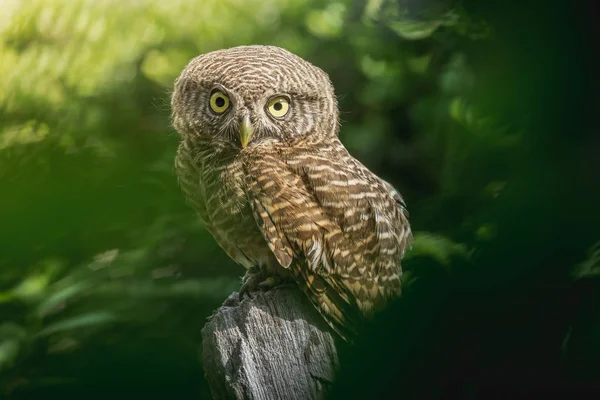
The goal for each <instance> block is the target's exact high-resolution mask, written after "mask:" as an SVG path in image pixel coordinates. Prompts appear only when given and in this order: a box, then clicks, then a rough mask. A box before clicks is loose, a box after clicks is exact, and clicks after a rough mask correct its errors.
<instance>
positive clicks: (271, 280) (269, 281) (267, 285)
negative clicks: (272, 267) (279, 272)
mask: <svg viewBox="0 0 600 400" xmlns="http://www.w3.org/2000/svg"><path fill="white" fill-rule="evenodd" d="M280 283H281V278H280V277H278V276H269V277H267V278H266V279H265V280H264V281H262V282H261V283H259V284H258V287H259V289H261V290H269V289H273V288H274V287H275V286H277V285H279V284H280Z"/></svg>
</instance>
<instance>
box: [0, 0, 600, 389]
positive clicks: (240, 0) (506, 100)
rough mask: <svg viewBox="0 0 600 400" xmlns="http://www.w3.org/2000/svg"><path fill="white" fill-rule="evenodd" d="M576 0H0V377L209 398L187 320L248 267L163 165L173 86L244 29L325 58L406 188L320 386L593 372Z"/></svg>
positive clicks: (252, 37)
mask: <svg viewBox="0 0 600 400" xmlns="http://www.w3.org/2000/svg"><path fill="white" fill-rule="evenodd" d="M483 3H485V4H483ZM538 3H539V4H538ZM586 4H587V3H585V2H580V3H578V5H577V8H576V7H575V5H571V6H568V7H567V5H566V2H565V4H564V5H563V4H560V3H559V2H541V1H540V2H535V1H534V2H529V3H528V4H527V6H525V5H519V3H515V4H511V2H502V3H501V4H492V3H488V2H474V1H473V2H472V1H454V0H437V1H432V0H422V1H416V0H363V1H359V0H338V1H317V0H310V1H303V0H287V1H282V0H277V1H274V0H222V1H193V0H172V1H168V2H167V1H151V0H136V1H119V0H98V1H85V0H28V1H18V0H4V1H0V389H1V390H0V397H2V396H4V397H6V398H8V399H25V398H32V399H33V398H35V399H37V398H42V397H44V398H48V397H52V396H60V397H61V398H67V397H69V398H91V397H92V396H95V395H102V396H106V395H111V396H116V397H119V396H125V395H127V396H128V397H130V396H131V395H143V396H146V397H155V396H161V397H163V398H165V396H166V398H173V399H188V398H189V399H191V398H210V392H209V389H208V386H207V385H206V383H205V382H204V380H203V370H202V365H201V364H200V357H199V355H200V349H201V339H200V329H201V328H202V326H203V324H204V321H205V319H206V318H207V317H208V316H209V315H210V314H211V313H212V311H213V310H214V309H215V308H217V307H218V306H219V305H220V304H221V303H222V302H223V300H224V299H225V298H226V297H227V296H228V295H229V294H230V293H231V292H232V291H234V290H237V289H238V288H239V284H240V277H241V275H242V273H243V270H242V268H241V267H239V266H237V265H235V264H234V263H233V262H232V261H231V260H229V259H228V258H227V257H226V256H225V254H224V253H223V252H222V251H221V250H220V248H218V246H217V244H216V243H215V241H214V240H213V239H212V237H211V236H210V234H208V232H207V231H206V230H205V229H204V227H203V226H202V224H201V223H200V221H199V219H198V218H197V217H196V216H195V214H194V212H193V211H192V210H191V209H190V208H189V207H187V206H186V205H185V203H184V200H183V196H182V194H181V193H180V191H179V189H178V187H177V182H176V178H175V175H174V171H173V157H174V154H175V150H176V146H177V143H178V138H177V135H176V133H175V131H174V130H173V129H172V128H171V127H170V124H169V91H170V90H171V88H172V84H173V81H174V79H175V78H176V77H177V76H178V74H179V73H180V71H181V70H182V68H183V67H184V66H185V65H186V63H187V62H188V61H189V60H190V59H191V58H193V57H194V56H196V55H198V54H200V53H204V52H208V51H212V50H216V49H220V48H224V47H231V46H236V45H242V44H273V45H278V46H282V47H285V48H287V49H288V50H290V51H292V52H294V53H296V54H298V55H300V56H302V57H304V58H305V59H307V60H309V61H311V62H313V63H314V64H316V65H318V66H319V67H321V68H322V69H324V70H325V71H326V72H328V73H329V74H330V76H331V79H332V81H333V84H334V86H335V88H336V93H337V95H338V97H339V102H340V108H341V118H342V130H341V138H342V141H343V142H344V143H345V144H346V146H347V147H348V148H349V150H350V152H351V153H352V154H353V155H354V156H355V157H357V158H358V159H360V160H361V161H362V162H363V163H364V164H366V165H367V166H368V167H369V168H371V169H372V170H373V171H375V172H376V173H378V174H379V175H380V176H381V177H383V178H384V179H386V180H388V181H390V182H392V183H393V184H394V185H395V186H396V187H397V188H398V189H399V190H400V191H401V193H402V194H403V195H404V198H405V199H406V201H407V203H408V208H409V211H410V215H411V222H412V225H413V229H414V232H415V239H416V240H415V244H414V247H413V249H412V251H410V252H409V253H408V254H407V256H406V261H405V263H404V265H405V271H406V272H405V279H404V287H405V289H404V293H405V295H404V297H403V298H402V299H401V300H400V301H399V302H397V304H394V305H393V306H392V307H391V308H390V309H389V310H388V312H387V313H386V314H385V315H384V316H383V317H382V318H381V319H380V320H379V321H377V323H376V324H375V325H373V328H372V330H370V331H369V332H365V334H364V335H363V339H362V341H360V342H359V343H358V345H357V347H356V348H354V349H341V357H342V361H343V368H342V371H341V373H340V378H339V382H338V383H337V384H336V385H334V387H333V389H332V390H333V396H334V397H337V398H348V397H350V398H371V397H373V396H379V397H396V396H398V397H402V398H469V399H471V398H503V395H504V394H506V395H508V394H514V393H516V392H524V393H527V394H529V395H532V394H536V393H554V394H556V393H557V392H558V393H563V394H569V395H570V394H573V393H574V392H577V393H578V394H584V393H591V391H592V390H597V388H598V386H597V384H598V383H597V377H598V376H600V373H599V372H600V371H599V368H600V362H599V358H600V357H599V353H600V340H599V339H600V321H599V315H600V310H599V308H598V304H600V295H599V293H600V285H599V277H600V242H599V240H600V235H598V232H597V230H596V229H595V227H597V226H598V223H599V222H600V221H599V218H598V217H599V213H598V210H597V208H598V207H597V206H598V204H599V201H598V197H597V188H598V171H600V165H599V162H598V149H600V143H599V141H598V138H597V136H596V135H594V134H593V133H595V130H597V128H594V127H593V124H592V123H591V122H589V121H591V120H588V117H590V116H591V113H592V110H593V107H592V106H591V105H592V104H593V102H591V101H590V99H591V98H592V96H591V93H594V91H595V93H596V95H597V93H598V91H597V83H593V82H591V81H587V79H586V76H587V75H586V72H589V71H591V70H592V68H591V67H590V66H589V65H588V64H587V61H588V60H586V59H585V58H586V57H589V53H590V52H589V51H587V45H588V41H591V38H593V37H597V36H595V35H594V34H593V33H592V32H591V31H590V30H588V28H590V27H591V21H592V16H593V15H594V10H593V8H594V7H595V6H593V5H589V7H588V8H586V7H587V6H586ZM590 4H591V3H590ZM588 68H589V69H588ZM593 85H596V86H593ZM491 394H493V395H491ZM494 396H495V397H494Z"/></svg>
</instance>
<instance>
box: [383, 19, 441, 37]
mask: <svg viewBox="0 0 600 400" xmlns="http://www.w3.org/2000/svg"><path fill="white" fill-rule="evenodd" d="M388 25H389V27H390V28H391V29H392V30H393V31H394V32H396V33H397V34H398V35H399V36H400V37H402V38H404V39H407V40H421V39H426V38H428V37H429V36H431V35H432V34H433V33H434V32H435V31H436V29H437V28H439V27H440V25H442V22H441V21H408V20H407V21H394V22H390V23H389V24H388Z"/></svg>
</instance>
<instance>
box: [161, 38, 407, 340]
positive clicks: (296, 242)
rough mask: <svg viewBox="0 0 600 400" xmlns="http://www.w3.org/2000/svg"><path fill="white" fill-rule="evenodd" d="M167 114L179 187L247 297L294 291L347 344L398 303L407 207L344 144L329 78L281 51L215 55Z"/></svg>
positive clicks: (179, 88)
mask: <svg viewBox="0 0 600 400" xmlns="http://www.w3.org/2000/svg"><path fill="white" fill-rule="evenodd" d="M171 108H172V123H173V126H174V128H175V129H176V130H177V132H178V133H179V137H180V144H179V148H178V151H177V155H176V157H175V170H176V173H177V176H178V180H179V184H180V186H181V188H182V190H183V192H184V193H185V196H186V198H187V200H188V203H189V204H191V206H193V207H194V208H195V209H196V211H197V212H198V214H199V216H200V218H201V219H202V221H203V222H204V224H205V226H206V228H207V229H208V231H209V232H210V233H211V234H212V235H213V236H214V238H215V239H216V241H217V242H218V244H219V245H220V246H221V247H222V248H223V250H224V251H225V252H226V253H227V254H228V255H229V257H231V258H232V259H233V260H235V261H236V262H237V263H238V264H240V265H242V266H243V267H244V268H245V269H246V274H245V276H244V279H243V283H242V288H241V290H240V295H243V294H250V293H252V291H254V290H259V289H260V290H266V289H269V288H271V287H273V286H275V285H278V284H281V283H284V282H293V283H295V284H296V285H297V286H298V287H299V288H300V289H301V290H302V291H303V292H304V293H305V295H306V296H307V297H308V299H309V300H310V302H311V303H312V304H313V305H314V307H315V308H316V309H317V310H318V311H319V312H320V313H321V315H322V316H323V317H324V319H325V320H326V321H327V323H328V324H329V325H330V326H331V328H333V330H334V331H335V332H337V333H338V334H339V335H340V336H342V337H343V338H349V337H351V336H352V335H354V334H355V332H356V329H357V327H358V326H359V324H361V323H362V322H363V321H365V320H366V319H368V318H370V317H371V316H372V315H373V314H374V313H375V312H377V311H379V310H381V309H382V308H383V307H385V305H386V304H387V303H388V302H389V300H390V299H393V298H394V297H396V296H398V295H399V293H400V279H401V274H402V271H401V265H400V262H401V259H402V257H403V256H404V253H405V250H406V249H407V247H408V246H410V243H411V241H412V233H411V229H410V225H409V221H408V213H407V210H406V205H405V203H404V201H403V199H402V196H401V195H400V193H398V191H396V190H395V189H394V188H393V187H392V186H391V185H390V184H389V183H387V182H386V181H384V180H383V179H381V178H379V177H377V176H376V175H375V174H374V173H372V172H371V171H370V170H369V169H367V168H366V167H365V166H364V165H363V164H361V163H360V162H359V161H358V160H356V159H355V158H354V157H352V156H351V155H350V154H349V153H348V151H347V150H346V148H345V147H344V145H343V144H342V143H341V141H340V139H339V137H338V133H339V129H340V122H339V111H338V105H337V100H336V97H335V94H334V90H333V86H332V84H331V81H330V79H329V77H328V75H327V74H326V73H325V72H324V71H323V70H321V69H320V68H318V67H316V66H314V65H313V64H311V63H309V62H308V61H305V60H304V59H302V58H300V57H299V56H296V55H295V54H293V53H291V52H289V51H287V50H284V49H282V48H279V47H274V46H240V47H234V48H230V49H223V50H217V51H214V52H210V53H207V54H203V55H200V56H198V57H196V58H194V59H193V60H192V61H190V63H189V64H188V65H187V66H186V67H185V68H184V70H183V72H182V73H181V75H180V76H179V78H177V80H176V82H175V85H174V90H173V94H172V98H171Z"/></svg>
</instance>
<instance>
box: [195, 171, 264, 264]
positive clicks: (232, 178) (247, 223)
mask: <svg viewBox="0 0 600 400" xmlns="http://www.w3.org/2000/svg"><path fill="white" fill-rule="evenodd" d="M201 181H202V185H203V191H204V197H205V204H206V209H207V214H208V220H209V221H208V222H209V223H210V225H211V226H212V227H213V230H214V231H215V233H216V235H215V237H216V239H217V240H218V241H219V242H222V241H225V242H227V243H219V244H221V245H222V246H223V247H227V246H229V247H230V248H231V247H235V248H237V249H239V250H241V251H242V252H243V253H244V254H246V256H248V257H250V258H251V259H252V260H251V261H252V263H260V262H261V261H262V259H263V258H265V257H266V253H267V252H268V247H267V246H266V242H265V240H264V238H263V236H262V234H261V233H260V230H259V229H258V226H257V225H256V222H255V219H254V216H253V214H252V210H251V208H250V204H249V203H248V198H247V197H246V193H245V190H244V187H245V183H244V181H245V173H244V169H243V167H242V164H241V163H240V162H237V161H235V160H234V161H229V162H227V161H225V162H221V163H217V162H215V163H214V164H205V167H204V169H203V173H202V177H201ZM263 253H264V254H263ZM236 261H239V260H236Z"/></svg>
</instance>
